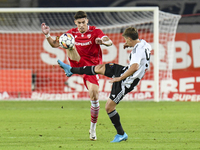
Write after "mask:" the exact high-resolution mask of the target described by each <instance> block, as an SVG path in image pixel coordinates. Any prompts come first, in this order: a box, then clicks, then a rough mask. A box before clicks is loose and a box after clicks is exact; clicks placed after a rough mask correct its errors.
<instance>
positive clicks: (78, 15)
mask: <svg viewBox="0 0 200 150" xmlns="http://www.w3.org/2000/svg"><path fill="white" fill-rule="evenodd" d="M80 18H87V14H86V12H84V11H78V12H76V14H75V15H74V19H75V20H77V19H80Z"/></svg>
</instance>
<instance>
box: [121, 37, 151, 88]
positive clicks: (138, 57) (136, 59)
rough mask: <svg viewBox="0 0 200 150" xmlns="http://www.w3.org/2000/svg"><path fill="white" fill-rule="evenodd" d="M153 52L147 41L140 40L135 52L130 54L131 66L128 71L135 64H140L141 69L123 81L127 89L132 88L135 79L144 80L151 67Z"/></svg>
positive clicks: (134, 49) (134, 48)
mask: <svg viewBox="0 0 200 150" xmlns="http://www.w3.org/2000/svg"><path fill="white" fill-rule="evenodd" d="M151 50H152V48H151V45H150V44H148V43H147V42H146V41H145V40H140V42H139V43H137V44H136V45H135V46H134V47H133V50H132V51H131V53H130V57H129V64H128V67H127V69H126V70H128V69H129V68H130V66H131V65H132V64H134V63H137V64H139V69H138V70H137V71H136V72H135V73H134V74H133V75H131V76H129V77H127V78H126V79H125V80H124V81H122V84H125V86H126V87H127V88H129V87H130V85H131V84H132V83H133V81H134V80H135V79H137V78H138V79H142V77H143V76H144V74H145V72H146V70H147V69H148V68H149V65H150V53H151Z"/></svg>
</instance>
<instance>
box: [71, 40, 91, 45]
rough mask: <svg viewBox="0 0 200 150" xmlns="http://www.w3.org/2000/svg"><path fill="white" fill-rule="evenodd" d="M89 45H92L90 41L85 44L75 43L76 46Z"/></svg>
mask: <svg viewBox="0 0 200 150" xmlns="http://www.w3.org/2000/svg"><path fill="white" fill-rule="evenodd" d="M91 44H92V41H89V42H85V43H78V42H75V45H77V46H87V45H91Z"/></svg>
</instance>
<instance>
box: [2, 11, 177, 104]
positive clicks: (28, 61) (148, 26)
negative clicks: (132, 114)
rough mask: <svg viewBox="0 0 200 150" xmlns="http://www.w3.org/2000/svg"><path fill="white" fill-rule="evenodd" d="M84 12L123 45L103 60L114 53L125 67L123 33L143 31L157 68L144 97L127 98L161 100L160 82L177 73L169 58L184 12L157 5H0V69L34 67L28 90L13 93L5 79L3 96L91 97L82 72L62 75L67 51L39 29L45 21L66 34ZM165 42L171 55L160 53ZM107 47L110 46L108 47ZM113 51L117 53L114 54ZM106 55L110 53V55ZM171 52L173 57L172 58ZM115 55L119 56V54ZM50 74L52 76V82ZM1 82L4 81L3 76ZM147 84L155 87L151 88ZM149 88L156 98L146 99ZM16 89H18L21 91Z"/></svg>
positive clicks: (53, 30)
mask: <svg viewBox="0 0 200 150" xmlns="http://www.w3.org/2000/svg"><path fill="white" fill-rule="evenodd" d="M79 10H82V11H85V12H87V13H89V14H88V19H89V25H95V26H97V27H98V28H100V29H102V30H103V31H104V33H105V34H107V35H108V36H109V37H111V40H114V44H116V45H117V44H119V45H117V46H114V47H112V48H110V49H109V48H107V51H106V50H105V61H104V62H108V60H109V59H107V58H108V57H113V60H111V62H114V63H121V62H124V64H123V65H126V64H125V62H127V58H125V57H126V56H127V55H123V52H121V50H120V48H121V43H123V42H124V41H123V40H122V36H121V33H122V31H123V30H124V29H125V28H127V27H129V26H136V28H138V29H139V36H140V37H141V38H144V40H147V42H150V43H152V47H153V60H152V63H151V65H153V67H151V70H150V71H149V73H148V74H150V75H149V77H146V78H145V79H144V80H145V81H144V82H143V83H145V84H141V85H140V86H139V87H140V89H139V91H140V92H141V94H140V95H142V94H143V96H139V94H137V91H135V92H133V93H132V96H129V97H128V98H127V99H130V100H132V99H133V100H137V99H151V100H154V101H157V102H158V101H159V100H160V99H163V96H162V93H163V90H161V83H160V81H161V79H166V80H170V78H172V75H171V73H172V72H170V70H171V71H172V67H171V66H172V62H170V61H169V60H171V59H170V58H169V57H173V46H174V43H173V42H174V38H175V33H176V28H177V25H178V21H179V19H180V16H179V15H174V14H169V13H164V12H161V11H159V9H158V7H98V8H97V7H93V8H90V7H84V8H80V7H78V8H0V18H1V20H2V21H1V23H0V35H1V38H0V40H1V49H2V51H1V53H2V55H1V56H0V61H1V64H0V69H1V70H9V69H25V70H26V69H31V70H32V77H31V78H32V87H31V90H29V92H28V93H27V91H20V90H17V89H16V90H15V92H13V91H12V90H9V85H8V84H6V83H5V84H4V86H1V87H0V99H3V98H4V97H3V93H5V92H6V93H7V95H8V96H7V97H9V98H11V99H18V98H25V99H42V100H45V99H58V100H59V98H60V99H61V100H65V99H88V95H85V93H86V90H85V89H84V88H83V84H82V81H80V78H79V77H78V76H74V80H73V78H72V80H73V81H72V80H69V79H68V78H67V77H64V76H63V75H62V73H63V72H62V70H61V69H59V68H58V66H57V65H56V64H55V63H56V59H58V58H62V59H63V60H65V62H66V63H67V56H66V54H65V52H64V50H63V49H60V48H59V49H56V50H55V51H53V50H52V49H51V48H50V47H49V46H48V45H47V44H48V43H47V42H46V41H45V38H44V36H43V35H42V31H41V28H40V25H41V23H42V22H46V23H47V25H49V26H50V28H51V35H52V36H58V35H61V33H63V32H66V31H67V30H68V29H70V28H72V27H75V26H74V23H73V20H74V18H73V15H74V14H75V12H77V11H79ZM166 21H167V22H166ZM159 36H161V38H159ZM38 37H39V38H38ZM19 38H20V39H19ZM8 41H12V42H13V43H14V45H12V47H11V45H9V43H10V42H8ZM33 42H34V44H33ZM169 42H170V44H171V46H172V47H170V48H169V47H168V46H169ZM160 46H161V48H162V50H163V51H164V50H165V54H166V55H167V56H163V55H162V54H160V53H163V51H162V52H161V51H160ZM44 49H45V52H44ZM103 49H106V48H105V47H103ZM8 51H9V52H8ZM112 52H113V53H114V52H115V53H114V54H112ZM126 52H128V51H126ZM106 53H108V54H107V55H106ZM169 54H170V56H168V55H169ZM12 55H14V56H12ZM115 55H116V58H114V56H115ZM122 55H123V56H122ZM160 55H161V56H162V57H163V58H162V59H164V58H165V59H166V62H165V64H164V67H163V66H161V65H160V60H161V58H160ZM103 59H104V58H103ZM168 64H171V65H168ZM52 66H54V67H52ZM55 66H56V67H55ZM162 68H164V69H162ZM160 70H161V71H160ZM163 70H164V71H163ZM165 73H166V74H167V75H166V74H165ZM163 74H165V75H163ZM58 76H61V77H58ZM75 77H76V78H75ZM4 78H6V77H4ZM45 78H46V79H49V80H50V81H51V83H49V82H48V81H46V79H45ZM101 78H102V80H101ZM101 78H100V80H101V81H102V83H100V92H101V91H102V95H106V96H107V95H108V93H109V90H108V89H109V86H108V84H107V80H108V79H106V78H103V77H101ZM1 80H2V81H3V80H4V79H3V77H2V79H1ZM66 80H67V81H66ZM152 82H153V83H152ZM69 84H70V86H69ZM145 85H146V88H143V90H141V87H145ZM75 86H76V87H75ZM147 86H151V87H150V88H147ZM16 88H18V87H16ZM145 89H146V91H147V92H149V91H150V92H149V93H150V95H151V94H152V96H150V95H148V93H147V94H146V95H147V97H145V96H144V95H145V94H144V92H145ZM16 91H18V92H17V93H16ZM19 93H20V94H19ZM133 95H134V96H133ZM7 97H6V98H7ZM102 98H104V96H102Z"/></svg>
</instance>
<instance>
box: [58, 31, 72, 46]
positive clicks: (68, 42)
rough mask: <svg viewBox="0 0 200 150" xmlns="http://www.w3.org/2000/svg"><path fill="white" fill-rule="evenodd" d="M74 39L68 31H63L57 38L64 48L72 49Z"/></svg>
mask: <svg viewBox="0 0 200 150" xmlns="http://www.w3.org/2000/svg"><path fill="white" fill-rule="evenodd" d="M74 43H75V39H74V36H73V35H72V34H70V33H64V34H62V35H61V36H60V38H59V44H60V46H61V47H62V48H64V49H72V48H73V47H74Z"/></svg>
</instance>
